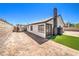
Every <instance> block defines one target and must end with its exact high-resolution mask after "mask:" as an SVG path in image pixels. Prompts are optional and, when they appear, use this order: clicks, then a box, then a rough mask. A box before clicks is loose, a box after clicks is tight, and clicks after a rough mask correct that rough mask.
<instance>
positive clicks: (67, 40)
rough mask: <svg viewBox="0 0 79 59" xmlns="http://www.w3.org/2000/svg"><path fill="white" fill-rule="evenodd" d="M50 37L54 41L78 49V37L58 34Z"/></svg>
mask: <svg viewBox="0 0 79 59" xmlns="http://www.w3.org/2000/svg"><path fill="white" fill-rule="evenodd" d="M51 39H52V40H53V41H55V42H58V43H61V44H63V45H66V46H69V47H71V48H74V49H76V50H79V37H73V36H67V35H58V36H52V37H51Z"/></svg>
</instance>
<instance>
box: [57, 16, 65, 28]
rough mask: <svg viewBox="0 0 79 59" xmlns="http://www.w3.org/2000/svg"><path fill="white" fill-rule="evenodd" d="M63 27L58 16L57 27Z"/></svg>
mask: <svg viewBox="0 0 79 59" xmlns="http://www.w3.org/2000/svg"><path fill="white" fill-rule="evenodd" d="M59 26H61V27H63V26H64V23H63V21H62V18H61V17H60V16H58V17H57V27H59Z"/></svg>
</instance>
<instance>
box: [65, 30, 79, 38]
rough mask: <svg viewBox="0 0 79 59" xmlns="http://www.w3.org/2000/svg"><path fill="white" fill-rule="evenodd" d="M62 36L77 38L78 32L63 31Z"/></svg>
mask: <svg viewBox="0 0 79 59" xmlns="http://www.w3.org/2000/svg"><path fill="white" fill-rule="evenodd" d="M64 35H69V36H76V37H79V32H78V31H65V32H64Z"/></svg>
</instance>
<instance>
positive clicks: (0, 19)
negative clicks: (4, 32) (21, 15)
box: [0, 18, 13, 26]
mask: <svg viewBox="0 0 79 59" xmlns="http://www.w3.org/2000/svg"><path fill="white" fill-rule="evenodd" d="M0 21H2V22H5V23H7V24H9V25H12V26H13V24H10V23H8V22H7V21H6V20H4V19H2V18H0Z"/></svg>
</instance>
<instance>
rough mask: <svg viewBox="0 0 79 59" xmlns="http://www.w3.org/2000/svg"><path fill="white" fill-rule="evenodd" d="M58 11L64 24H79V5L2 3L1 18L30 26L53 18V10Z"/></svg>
mask: <svg viewBox="0 0 79 59" xmlns="http://www.w3.org/2000/svg"><path fill="white" fill-rule="evenodd" d="M54 7H56V8H57V9H58V14H59V15H61V16H62V18H63V20H64V22H71V23H78V22H79V4H77V3H76V4H75V3H74V4H73V3H71V4H64V3H63V4H62V3H60V4H57V3H19V4H18V3H17V4H15V3H13V4H12V3H9V4H8V3H6V4H3V3H2V4H1V3H0V18H4V19H5V20H7V21H8V22H10V23H12V24H14V25H15V24H18V23H19V24H29V23H32V22H36V21H40V20H41V19H45V18H48V17H53V8H54Z"/></svg>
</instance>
